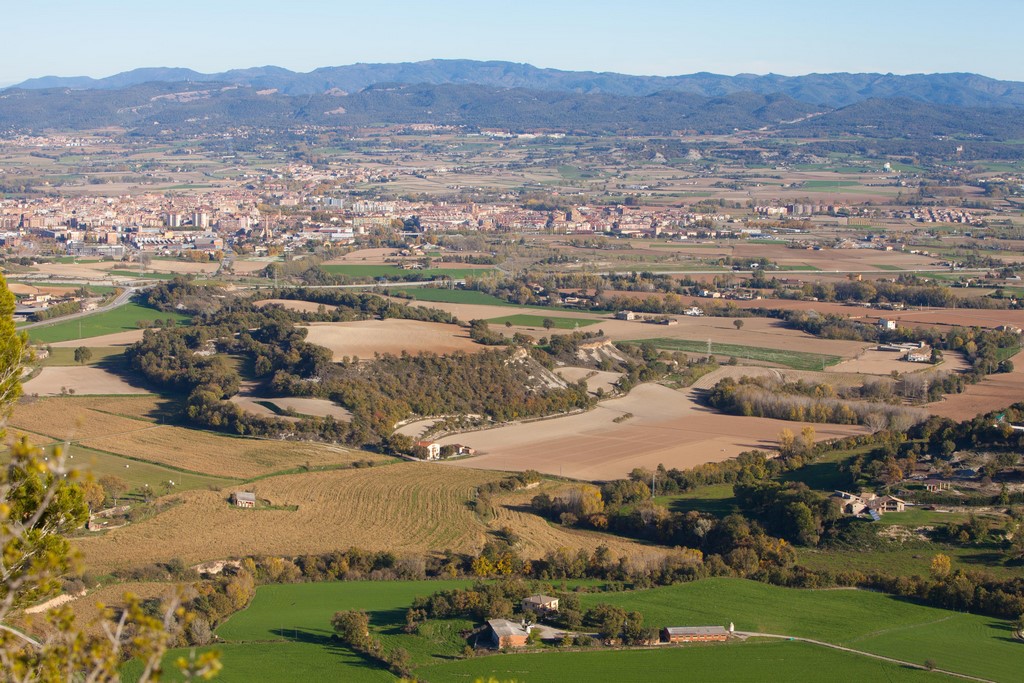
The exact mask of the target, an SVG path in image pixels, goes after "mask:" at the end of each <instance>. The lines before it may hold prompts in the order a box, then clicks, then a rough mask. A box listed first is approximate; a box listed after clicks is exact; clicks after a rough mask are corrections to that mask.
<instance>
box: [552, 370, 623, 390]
mask: <svg viewBox="0 0 1024 683" xmlns="http://www.w3.org/2000/svg"><path fill="white" fill-rule="evenodd" d="M555 374H557V375H559V376H560V377H561V378H562V379H564V380H565V381H567V382H578V381H580V380H581V379H586V380H587V391H589V392H590V393H592V394H594V393H597V390H598V389H602V390H604V392H605V393H609V392H611V391H613V390H614V389H615V386H614V385H615V383H616V382H618V381H619V380H620V379H621V378H622V373H621V372H608V371H605V370H591V369H590V368H572V367H567V368H556V369H555Z"/></svg>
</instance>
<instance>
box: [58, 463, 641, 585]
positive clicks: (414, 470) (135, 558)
mask: <svg viewBox="0 0 1024 683" xmlns="http://www.w3.org/2000/svg"><path fill="white" fill-rule="evenodd" d="M496 478H497V476H496V475H494V474H492V473H485V472H477V471H473V470H458V469H452V468H449V467H444V466H442V465H436V464H430V463H398V464H395V465H390V466H387V467H375V468H371V469H351V470H337V471H331V472H315V473H308V474H295V475H286V476H279V477H271V478H268V479H264V480H261V481H259V482H256V483H255V484H252V485H249V486H247V487H246V488H247V489H252V490H254V491H255V492H256V495H257V497H259V498H261V499H267V500H269V501H270V502H271V503H272V504H274V505H295V506H298V507H297V509H296V510H294V511H292V510H281V509H263V510H260V509H256V510H243V509H240V508H234V507H232V506H230V505H229V504H228V502H227V492H215V491H189V492H187V493H183V494H178V495H177V497H178V498H179V499H180V500H181V501H182V504H181V505H178V506H176V507H173V508H171V509H169V510H167V511H166V512H163V513H162V514H160V515H158V516H156V517H154V518H152V519H148V520H145V521H143V522H140V523H137V524H133V525H129V526H127V527H124V528H121V529H115V530H112V531H110V532H108V533H106V534H104V535H102V536H97V537H89V538H81V539H76V541H75V544H76V545H77V546H78V548H80V549H81V550H82V552H83V553H84V555H85V564H86V566H88V567H89V568H91V569H93V570H100V571H102V570H107V569H111V568H113V567H123V566H132V565H141V564H145V563H149V562H159V561H166V560H168V559H170V558H173V557H180V558H182V559H183V560H184V561H185V562H186V563H187V564H195V563H198V562H203V561H208V560H215V559H221V558H225V557H230V556H239V555H248V554H252V553H261V554H262V553H266V554H280V555H299V554H305V553H323V552H328V551H331V550H337V549H338V548H346V547H349V546H358V547H360V548H363V549H366V550H396V549H401V550H402V551H403V552H411V553H419V552H428V551H435V552H437V551H441V550H444V549H446V548H450V549H452V550H455V551H462V552H475V551H477V550H479V549H480V547H482V546H483V544H484V542H485V540H486V533H487V531H488V529H489V528H490V527H488V525H487V524H485V523H484V522H483V521H481V519H480V518H479V517H478V516H477V515H476V514H475V513H473V512H472V511H471V510H470V509H469V507H468V506H467V505H466V501H467V500H469V499H470V497H471V495H472V492H473V490H474V488H475V487H476V486H479V485H480V484H482V483H485V482H488V481H493V480H495V479H496ZM536 491H537V489H532V490H531V491H529V492H528V493H529V494H530V495H531V496H532V495H535V494H536ZM515 500H516V501H518V500H519V499H518V498H516V499H515ZM496 502H498V503H503V502H504V501H503V500H501V499H498V500H497V501H496ZM500 514H510V515H513V517H514V518H515V520H516V522H517V525H518V526H517V527H516V533H517V534H519V535H520V537H521V538H522V539H523V544H524V546H525V547H524V548H523V550H522V551H523V553H524V554H525V555H526V556H529V557H534V556H538V555H541V554H543V553H544V552H546V551H547V550H551V549H554V548H557V547H561V546H565V547H569V548H580V547H585V548H588V549H591V548H592V547H593V545H595V544H596V543H598V541H597V539H596V537H594V536H593V535H592V534H587V533H583V532H579V531H575V530H570V529H563V528H561V527H552V526H550V525H549V524H548V523H547V522H546V521H544V520H543V519H541V518H539V517H536V516H534V515H528V514H521V513H520V514H517V513H514V512H512V511H510V512H508V513H505V512H502V513H500ZM502 519H504V518H501V517H500V515H499V519H498V520H495V521H492V522H491V527H493V528H498V527H500V526H501V525H502V524H503V522H502ZM510 519H511V518H510ZM601 542H604V543H606V544H607V545H609V547H610V548H611V549H612V551H613V552H614V553H620V554H624V553H626V552H636V551H637V550H638V549H642V548H644V546H642V545H640V544H638V543H634V542H631V541H626V540H619V539H616V538H614V537H606V536H602V537H601Z"/></svg>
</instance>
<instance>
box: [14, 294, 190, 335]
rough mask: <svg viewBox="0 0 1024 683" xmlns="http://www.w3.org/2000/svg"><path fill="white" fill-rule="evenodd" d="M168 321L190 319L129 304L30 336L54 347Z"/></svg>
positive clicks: (39, 329)
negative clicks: (143, 324)
mask: <svg viewBox="0 0 1024 683" xmlns="http://www.w3.org/2000/svg"><path fill="white" fill-rule="evenodd" d="M168 318H173V319H174V320H175V321H177V322H179V323H180V322H183V321H186V320H188V319H189V317H188V316H185V315H181V314H180V313H164V312H163V311H158V310H156V309H155V308H149V307H148V306H142V305H140V304H136V303H128V304H125V305H123V306H118V307H117V308H114V309H112V310H109V311H104V312H102V313H94V314H93V315H87V316H83V317H81V318H76V319H74V320H65V321H63V322H61V321H59V320H57V321H54V322H52V323H50V324H48V325H41V326H39V327H33V328H31V329H30V330H28V335H29V338H30V339H31V340H32V341H35V342H39V343H41V344H52V343H55V342H62V341H71V340H73V339H88V338H89V337H99V336H102V335H105V334H114V333H117V332H126V331H128V330H137V329H139V322H140V321H143V320H147V321H151V320H158V319H159V320H166V319H168Z"/></svg>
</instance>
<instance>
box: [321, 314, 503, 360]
mask: <svg viewBox="0 0 1024 683" xmlns="http://www.w3.org/2000/svg"><path fill="white" fill-rule="evenodd" d="M307 329H308V330H309V334H308V336H307V337H306V341H308V342H310V343H312V344H318V345H320V346H323V347H326V348H328V349H330V350H331V352H332V353H333V354H334V358H335V359H336V360H337V359H340V358H341V357H343V356H359V357H360V358H373V355H374V354H375V353H381V354H384V353H390V354H394V355H399V354H401V353H402V351H406V352H408V353H418V352H420V351H428V352H432V353H454V352H456V351H465V352H468V353H476V352H479V351H483V350H484V349H486V348H487V347H485V346H482V345H480V344H477V343H476V342H474V341H473V340H472V339H470V338H469V333H468V332H467V331H466V330H465V329H464V328H461V327H458V326H457V325H446V324H444V323H427V322H420V321H418V320H399V319H394V318H390V319H388V320H357V321H354V322H348V323H314V324H312V325H309V326H308V327H307Z"/></svg>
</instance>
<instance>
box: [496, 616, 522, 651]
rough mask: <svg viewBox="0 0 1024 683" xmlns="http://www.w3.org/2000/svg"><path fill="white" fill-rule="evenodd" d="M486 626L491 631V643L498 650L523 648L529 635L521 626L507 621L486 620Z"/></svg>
mask: <svg viewBox="0 0 1024 683" xmlns="http://www.w3.org/2000/svg"><path fill="white" fill-rule="evenodd" d="M487 626H488V627H489V628H490V629H491V642H492V643H493V644H494V647H498V648H510V647H524V646H525V645H526V639H527V638H528V637H529V635H530V632H529V631H528V630H527V629H526V628H525V627H523V625H522V624H518V623H516V622H514V621H509V620H508V619H488V620H487Z"/></svg>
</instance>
